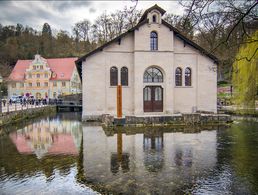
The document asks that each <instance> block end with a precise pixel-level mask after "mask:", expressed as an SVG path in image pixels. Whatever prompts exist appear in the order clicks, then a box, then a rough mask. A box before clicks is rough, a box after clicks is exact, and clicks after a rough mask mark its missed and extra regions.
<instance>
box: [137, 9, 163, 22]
mask: <svg viewBox="0 0 258 195" xmlns="http://www.w3.org/2000/svg"><path fill="white" fill-rule="evenodd" d="M165 12H166V11H165V10H164V9H162V8H161V7H159V6H158V5H157V4H155V5H154V6H152V7H150V8H149V9H147V10H146V11H145V12H144V13H143V15H142V17H141V19H140V20H139V23H140V22H142V21H144V20H146V19H148V22H149V24H152V23H157V24H161V22H162V21H161V17H162V16H163V15H164V13H165Z"/></svg>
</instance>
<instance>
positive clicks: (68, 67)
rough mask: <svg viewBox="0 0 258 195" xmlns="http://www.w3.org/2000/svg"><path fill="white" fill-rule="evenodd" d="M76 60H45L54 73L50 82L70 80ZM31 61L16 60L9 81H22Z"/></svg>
mask: <svg viewBox="0 0 258 195" xmlns="http://www.w3.org/2000/svg"><path fill="white" fill-rule="evenodd" d="M77 59H78V58H52V59H46V60H47V64H48V65H49V67H50V69H51V71H52V72H54V73H56V77H55V78H51V80H70V79H71V77H72V73H73V70H74V68H75V61H76V60H77ZM32 61H33V60H18V61H17V63H16V65H15V67H14V69H13V70H12V72H11V74H10V76H9V80H12V81H22V80H24V74H25V71H26V69H27V68H29V65H30V63H31V62H32Z"/></svg>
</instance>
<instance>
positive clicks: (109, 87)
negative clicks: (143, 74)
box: [109, 85, 130, 88]
mask: <svg viewBox="0 0 258 195" xmlns="http://www.w3.org/2000/svg"><path fill="white" fill-rule="evenodd" d="M109 88H117V86H109ZM122 88H130V86H129V85H128V86H122Z"/></svg>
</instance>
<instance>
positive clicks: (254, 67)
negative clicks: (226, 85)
mask: <svg viewBox="0 0 258 195" xmlns="http://www.w3.org/2000/svg"><path fill="white" fill-rule="evenodd" d="M257 41H258V30H257V31H256V32H255V33H254V34H253V35H252V37H250V38H248V39H247V40H246V44H244V45H243V46H242V47H241V48H240V49H239V52H238V54H237V56H236V59H235V62H234V64H233V70H234V71H233V80H232V83H233V86H234V99H235V103H236V105H238V106H239V107H241V108H243V109H241V111H242V112H244V113H254V112H255V99H256V94H257V86H258V52H257V49H258V48H257Z"/></svg>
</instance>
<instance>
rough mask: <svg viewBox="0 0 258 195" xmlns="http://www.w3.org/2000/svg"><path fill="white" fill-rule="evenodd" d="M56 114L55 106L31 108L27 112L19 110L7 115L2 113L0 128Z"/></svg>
mask: <svg viewBox="0 0 258 195" xmlns="http://www.w3.org/2000/svg"><path fill="white" fill-rule="evenodd" d="M54 112H56V106H46V107H39V108H31V109H27V110H19V111H14V112H9V113H2V114H1V115H0V127H3V126H5V125H10V124H14V123H18V122H22V121H24V120H27V119H31V118H34V117H38V116H42V115H44V114H50V113H54Z"/></svg>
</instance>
